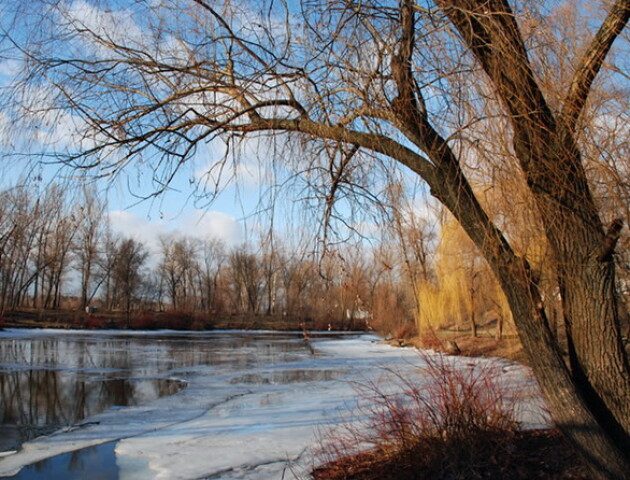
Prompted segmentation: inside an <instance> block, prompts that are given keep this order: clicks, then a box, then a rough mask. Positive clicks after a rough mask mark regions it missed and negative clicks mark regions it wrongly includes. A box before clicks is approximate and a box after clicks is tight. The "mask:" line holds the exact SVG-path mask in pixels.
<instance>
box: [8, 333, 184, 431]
mask: <svg viewBox="0 0 630 480" xmlns="http://www.w3.org/2000/svg"><path fill="white" fill-rule="evenodd" d="M157 348H158V350H157V351H156V350H155V349H152V351H151V354H150V355H149V356H148V358H147V356H146V355H145V353H146V351H145V349H144V348H138V343H137V342H136V343H135V344H134V342H133V341H130V340H129V339H115V340H108V341H86V340H81V339H76V338H74V339H58V338H42V339H37V340H24V341H16V340H12V339H6V340H2V341H0V363H2V364H6V365H10V366H11V371H0V423H1V424H3V425H16V426H19V430H20V431H21V437H22V438H21V439H20V441H25V440H27V439H29V438H33V437H34V436H37V435H39V434H41V433H42V429H44V428H46V429H48V428H50V427H52V428H57V427H59V426H61V425H68V424H72V423H74V422H77V421H79V420H81V419H83V418H85V417H87V416H90V415H94V414H95V413H97V412H99V411H102V410H105V409H107V408H109V407H110V406H112V405H133V404H135V403H137V402H138V398H137V395H136V390H139V391H141V392H143V394H144V395H143V399H144V400H147V399H148V400H150V399H151V395H147V393H149V394H150V393H154V396H162V395H166V394H172V393H175V391H177V388H174V385H173V382H167V381H161V380H156V379H151V380H143V381H142V382H150V383H151V384H152V385H151V388H148V387H147V386H146V385H143V386H142V388H139V389H136V388H134V383H137V382H134V381H131V380H130V379H129V377H134V376H138V377H142V376H153V377H157V375H158V374H159V373H161V372H164V371H166V370H167V369H168V368H170V367H172V366H173V365H172V360H171V358H169V357H170V355H169V354H167V353H168V350H169V349H168V348H167V347H165V346H161V345H160V346H159V347H157ZM148 360H150V361H148ZM22 367H27V368H22ZM112 374H115V375H116V376H115V377H112ZM153 384H154V385H153Z"/></svg>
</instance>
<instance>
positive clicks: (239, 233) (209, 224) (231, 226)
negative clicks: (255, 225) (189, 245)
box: [176, 210, 243, 247]
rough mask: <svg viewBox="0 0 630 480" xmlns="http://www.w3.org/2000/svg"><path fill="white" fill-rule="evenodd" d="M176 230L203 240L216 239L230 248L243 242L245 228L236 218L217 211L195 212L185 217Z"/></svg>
mask: <svg viewBox="0 0 630 480" xmlns="http://www.w3.org/2000/svg"><path fill="white" fill-rule="evenodd" d="M176 230H177V231H178V232H179V233H181V234H183V235H187V236H192V237H197V238H201V239H205V238H216V239H217V240H222V241H223V242H224V243H225V244H226V245H227V246H228V247H231V246H236V245H238V244H240V243H242V241H243V228H242V226H241V224H240V223H239V222H238V220H237V219H236V218H234V217H233V216H231V215H227V214H225V213H221V212H216V211H209V212H207V211H205V210H193V211H191V212H189V213H187V214H186V215H184V216H183V217H182V219H181V222H179V225H178V226H177V228H176Z"/></svg>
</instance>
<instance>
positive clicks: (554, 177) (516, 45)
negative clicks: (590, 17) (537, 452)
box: [439, 0, 630, 479]
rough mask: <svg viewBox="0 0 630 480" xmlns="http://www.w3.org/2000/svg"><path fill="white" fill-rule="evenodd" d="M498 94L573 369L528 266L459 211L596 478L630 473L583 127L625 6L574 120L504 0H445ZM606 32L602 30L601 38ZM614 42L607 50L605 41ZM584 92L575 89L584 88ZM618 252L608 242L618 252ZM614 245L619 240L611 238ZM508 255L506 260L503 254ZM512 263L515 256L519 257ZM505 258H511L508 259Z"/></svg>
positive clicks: (628, 426)
mask: <svg viewBox="0 0 630 480" xmlns="http://www.w3.org/2000/svg"><path fill="white" fill-rule="evenodd" d="M439 3H440V4H441V5H442V6H443V8H444V9H445V12H446V14H447V15H448V16H449V18H450V19H451V21H452V22H453V24H454V25H455V27H456V28H457V30H458V31H459V33H460V34H461V36H462V37H463V39H464V41H465V42H466V43H467V45H468V46H469V47H470V48H471V50H472V52H473V53H474V54H475V56H476V57H477V59H478V60H479V62H480V63H481V65H482V66H483V68H484V70H485V72H486V74H487V75H488V76H489V77H490V79H491V81H492V83H493V84H494V87H495V89H496V92H497V95H498V96H499V98H500V99H501V100H502V102H503V104H504V106H505V108H506V110H507V112H508V113H509V114H510V120H511V124H512V127H513V131H514V151H515V153H516V156H517V158H518V160H519V162H520V165H521V168H522V169H523V172H524V173H525V176H526V179H527V183H528V186H529V188H530V191H531V193H532V195H533V197H534V199H535V201H536V203H537V205H538V207H539V211H540V213H541V217H542V221H543V224H544V226H545V230H546V236H547V239H548V240H549V243H550V245H551V247H552V253H553V256H554V262H555V265H557V266H558V267H557V275H558V282H559V285H560V294H561V300H562V306H563V313H564V318H565V322H566V327H567V334H568V341H569V350H570V365H569V368H567V367H565V364H564V362H563V359H562V357H561V356H560V354H559V352H558V343H557V339H556V338H555V337H554V335H553V333H552V331H551V328H550V325H549V322H548V320H547V318H546V315H545V310H544V304H543V302H542V299H541V298H540V295H539V294H538V291H537V286H536V284H535V283H534V282H533V280H532V276H531V274H530V273H529V270H528V267H527V264H526V262H524V261H523V262H521V263H522V266H521V267H519V266H518V265H517V263H516V262H515V261H514V258H512V259H510V258H509V257H510V255H509V253H511V252H509V253H508V250H507V249H503V252H502V253H503V256H502V255H497V254H496V253H494V252H493V251H492V250H491V249H489V248H488V245H485V243H486V242H487V240H486V239H484V238H483V237H480V236H479V234H478V232H477V231H476V230H477V229H478V227H477V226H476V225H475V219H474V218H466V216H467V215H468V213H467V212H466V211H463V210H462V209H461V207H458V206H457V205H453V207H454V208H455V210H457V213H456V216H457V217H458V218H459V219H460V221H461V222H462V225H463V226H464V228H465V229H466V230H467V232H468V233H469V235H471V238H472V239H473V241H474V242H475V243H476V244H477V245H478V246H479V247H480V248H481V249H482V251H484V253H485V256H486V258H487V259H488V261H489V262H490V264H491V266H492V267H493V269H494V271H495V274H496V275H497V277H498V279H499V281H500V283H501V286H502V288H503V290H504V292H505V293H506V295H507V298H508V301H509V303H510V307H511V309H512V312H513V314H514V320H515V323H516V326H517V328H518V331H519V335H520V338H521V341H522V343H523V346H524V348H525V350H526V352H527V353H528V354H529V358H530V361H531V364H532V368H533V369H534V372H535V374H536V378H537V379H538V381H539V384H540V387H541V389H542V390H543V393H544V394H545V396H546V398H547V401H548V405H549V408H550V410H551V413H552V416H553V418H554V420H555V421H556V423H557V424H558V426H559V427H560V428H561V429H562V431H563V432H565V433H566V434H567V436H568V438H569V439H570V440H571V441H572V443H573V444H574V445H575V447H576V448H577V449H578V450H579V451H580V452H581V453H582V456H583V458H584V459H585V460H586V461H587V462H588V463H589V465H590V467H591V470H592V472H593V475H594V476H596V477H597V478H614V479H628V478H630V434H629V432H630V365H629V363H628V356H627V353H626V352H625V350H624V347H623V345H622V341H621V330H620V324H619V311H618V310H619V309H618V303H617V302H618V298H617V294H616V291H615V276H614V275H615V273H614V265H613V263H612V261H611V258H612V249H610V251H607V252H604V250H605V249H606V248H607V247H606V245H607V243H610V242H607V240H608V239H607V238H606V235H605V233H604V231H603V228H602V225H601V221H600V219H599V216H598V211H597V208H596V206H595V202H594V200H593V198H592V195H591V192H590V189H589V186H588V182H587V179H586V174H585V171H584V167H583V165H582V160H581V157H580V153H579V150H578V148H577V145H576V143H575V140H574V138H573V131H574V129H575V121H576V120H577V118H578V116H579V112H580V109H581V108H582V107H583V105H584V102H585V101H586V95H587V94H588V89H589V88H590V83H589V82H590V81H592V78H593V77H594V75H595V73H596V71H597V69H598V68H599V67H598V62H601V61H603V57H604V56H605V54H606V52H607V48H609V46H610V44H611V43H612V41H613V40H614V38H615V36H616V35H618V33H619V32H620V31H621V29H622V28H623V27H624V26H625V24H626V23H627V21H628V18H629V17H630V3H629V2H628V1H627V0H618V1H617V2H616V4H615V5H614V6H613V8H612V9H611V12H610V13H609V17H608V18H607V20H606V21H605V22H604V24H603V26H602V29H600V32H599V33H598V35H597V36H596V38H595V40H594V43H593V45H594V46H592V48H590V49H589V50H588V51H587V53H588V54H589V55H590V57H589V58H587V59H586V61H585V62H584V63H583V65H585V67H584V68H583V69H579V68H578V70H577V74H576V75H577V78H576V80H575V82H574V84H572V85H571V92H570V94H571V93H574V94H575V95H574V96H569V97H568V98H567V100H566V105H565V107H566V109H567V111H566V114H564V113H565V112H563V114H564V115H563V116H560V117H559V116H558V115H557V114H554V113H552V112H551V110H550V109H549V107H548V105H547V104H546V101H545V99H544V97H543V95H542V93H541V91H540V89H539V88H538V85H537V83H536V81H535V78H534V75H533V73H532V71H531V68H530V65H529V61H528V58H527V52H526V49H525V47H524V45H523V42H522V39H521V37H520V32H519V30H518V26H517V24H516V21H515V16H514V14H513V12H512V11H511V9H510V7H509V5H508V4H507V2H506V1H505V0H486V1H483V2H480V1H476V0H442V1H440V2H439ZM602 32H603V33H602ZM606 42H608V43H606ZM576 92H577V93H576ZM609 246H610V245H609ZM612 246H613V248H614V243H613V245H612ZM506 254H507V255H506ZM512 256H513V254H512ZM502 257H503V258H502Z"/></svg>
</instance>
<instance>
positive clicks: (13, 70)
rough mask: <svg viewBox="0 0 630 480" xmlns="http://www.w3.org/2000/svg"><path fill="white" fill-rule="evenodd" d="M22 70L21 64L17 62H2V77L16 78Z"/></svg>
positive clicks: (0, 66) (0, 69)
mask: <svg viewBox="0 0 630 480" xmlns="http://www.w3.org/2000/svg"><path fill="white" fill-rule="evenodd" d="M21 68H22V63H21V62H19V61H17V60H5V61H3V62H0V75H4V76H7V77H9V78H14V77H15V76H16V75H17V74H18V72H19V71H20V69H21Z"/></svg>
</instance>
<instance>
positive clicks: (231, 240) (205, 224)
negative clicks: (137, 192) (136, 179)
mask: <svg viewBox="0 0 630 480" xmlns="http://www.w3.org/2000/svg"><path fill="white" fill-rule="evenodd" d="M109 220H110V222H111V226H112V229H113V230H114V231H115V232H117V233H120V234H123V235H125V236H128V237H131V238H133V239H135V240H138V241H141V242H142V243H143V244H144V245H145V246H146V247H147V248H148V249H149V250H150V251H151V252H153V253H157V252H159V250H160V237H161V236H164V235H172V234H175V235H185V236H188V237H196V238H200V239H207V238H216V239H218V240H221V241H223V242H224V243H225V244H226V246H227V247H228V248H229V247H233V246H236V245H239V244H240V243H242V241H243V238H244V235H243V228H242V226H241V225H240V224H239V222H238V220H237V219H236V218H235V217H233V216H231V215H227V214H225V213H221V212H216V211H204V210H192V211H191V212H188V213H186V214H184V215H182V216H181V217H178V218H177V219H175V220H170V221H166V220H160V221H150V220H148V219H147V218H144V217H142V216H140V215H137V214H135V213H132V212H128V211H121V210H114V211H110V212H109Z"/></svg>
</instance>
